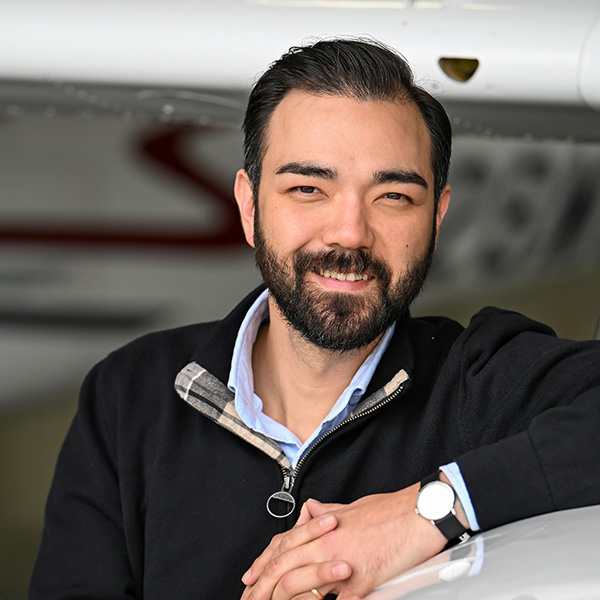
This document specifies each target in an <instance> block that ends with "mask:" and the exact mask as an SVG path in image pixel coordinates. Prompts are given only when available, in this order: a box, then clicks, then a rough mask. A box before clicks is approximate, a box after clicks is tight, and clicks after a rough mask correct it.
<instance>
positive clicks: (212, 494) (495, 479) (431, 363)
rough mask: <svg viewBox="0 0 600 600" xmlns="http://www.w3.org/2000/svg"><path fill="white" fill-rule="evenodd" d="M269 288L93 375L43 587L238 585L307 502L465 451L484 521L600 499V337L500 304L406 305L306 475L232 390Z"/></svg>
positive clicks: (85, 594)
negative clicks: (365, 382) (284, 492)
mask: <svg viewBox="0 0 600 600" xmlns="http://www.w3.org/2000/svg"><path fill="white" fill-rule="evenodd" d="M257 294H258V291H255V292H253V293H252V294H251V295H250V296H249V297H248V298H246V299H245V300H244V301H243V302H242V303H241V304H240V305H239V306H238V307H237V308H236V309H235V310H234V311H233V312H232V313H231V314H230V315H229V316H228V317H227V318H226V319H224V320H223V321H219V322H214V323H206V324H201V325H192V326H189V327H184V328H180V329H175V330H171V331H165V332H160V333H155V334H151V335H147V336H145V337H143V338H141V339H139V340H137V341H135V342H133V343H131V344H129V345H128V346H126V347H124V348H122V349H120V350H118V351H116V352H114V353H113V354H111V355H110V356H109V357H108V358H106V359H105V360H104V361H103V362H101V363H100V364H99V365H97V366H96V367H95V368H94V369H93V370H92V372H91V373H90V374H89V376H88V377H87V379H86V381H85V383H84V385H83V388H82V393H81V399H80V405H79V410H78V413H77V415H76V417H75V419H74V422H73V424H72V426H71V429H70V430H69V433H68V435H67V438H66V440H65V443H64V446H63V448H62V450H61V454H60V457H59V461H58V465H57V468H56V474H55V478H54V482H53V485H52V489H51V492H50V496H49V499H48V505H47V509H46V522H45V528H44V535H43V539H42V545H41V549H40V554H39V556H38V560H37V563H36V567H35V570H34V574H33V578H32V584H31V589H30V599H31V600H36V599H40V600H41V599H43V600H52V599H55V598H62V599H71V598H72V599H78V600H81V599H90V600H91V599H94V600H100V599H110V600H118V599H124V598H144V599H145V600H150V599H165V598H168V599H177V600H184V599H188V598H189V599H198V598H203V599H211V600H212V599H214V600H237V599H238V598H239V597H240V596H241V594H242V591H243V585H242V583H241V581H240V577H241V575H242V574H243V573H244V571H245V570H246V569H247V568H248V567H249V566H250V564H251V563H252V561H253V560H254V558H255V557H256V556H258V555H259V554H260V553H261V552H262V550H263V549H264V547H265V546H266V545H267V544H268V542H269V541H270V539H271V538H272V536H273V535H275V534H276V533H278V532H281V531H283V530H286V529H288V528H290V527H291V526H292V525H293V523H294V522H295V520H296V519H297V517H298V512H299V508H300V506H301V505H302V503H303V502H304V501H305V500H306V499H308V498H311V497H312V498H317V499H319V500H321V501H324V502H344V503H347V502H352V501H353V500H355V499H357V498H359V497H362V496H364V495H367V494H372V493H379V492H389V491H395V490H398V489H401V488H404V487H406V486H408V485H411V484H413V483H415V482H416V481H418V480H419V479H420V478H421V477H422V476H424V475H426V474H429V473H430V472H432V471H433V470H435V469H436V468H437V467H438V466H439V465H442V464H445V463H447V462H451V461H452V460H457V462H458V464H459V466H460V469H461V472H462V474H463V477H464V479H465V482H466V484H467V487H468V489H469V492H470V495H471V499H472V501H473V505H474V508H475V511H476V513H477V518H478V520H479V523H480V525H481V527H482V528H483V529H489V528H491V527H494V526H497V525H501V524H503V523H506V522H510V521H514V520H517V519H522V518H526V517H529V516H533V515H536V514H540V513H544V512H549V511H553V510H560V509H566V508H573V507H578V506H584V505H590V504H598V503H600V343H598V342H573V341H569V340H562V339H558V338H556V337H555V336H554V334H553V332H552V331H551V330H550V329H548V328H547V327H546V326H544V325H541V324H539V323H536V322H533V321H530V320H528V319H526V318H525V317H523V316H521V315H518V314H516V313H511V312H507V311H501V310H498V309H493V308H490V309H484V310H483V311H481V312H480V313H478V314H477V315H475V316H474V317H473V319H472V321H471V323H470V325H469V327H467V328H466V329H464V328H463V327H462V326H460V325H459V324H457V323H456V322H454V321H451V320H449V319H445V318H421V319H413V318H406V319H404V320H403V321H400V322H399V323H398V325H397V328H396V332H395V334H394V337H393V339H392V341H391V343H390V345H389V347H388V349H387V351H386V353H385V355H384V356H383V358H382V360H381V362H380V364H379V366H378V368H377V370H376V372H375V374H374V376H373V379H372V381H371V384H370V386H369V389H368V390H367V392H366V393H365V396H364V399H363V400H362V401H361V403H359V406H358V407H357V410H356V412H357V413H360V412H361V411H362V414H360V415H357V414H354V415H353V416H352V417H351V418H350V419H349V420H348V422H345V423H344V424H342V426H340V427H339V428H336V430H335V431H334V432H332V433H331V434H330V435H328V436H327V437H326V438H324V439H323V440H322V441H321V442H319V443H318V444H317V446H316V447H315V448H314V450H313V451H312V452H311V453H310V454H309V456H308V457H307V458H306V460H305V461H303V462H302V463H301V465H300V466H299V468H298V469H297V470H296V473H293V474H291V473H290V472H289V470H288V467H289V463H287V459H285V457H284V456H283V454H282V453H281V452H280V451H279V449H278V448H277V446H276V445H275V444H273V443H272V442H270V441H269V440H268V439H267V438H261V437H260V436H257V435H256V434H253V433H252V432H249V431H248V430H246V429H245V427H244V426H243V425H241V422H240V421H239V418H238V417H237V415H236V414H235V409H234V408H233V404H232V401H233V395H232V394H231V392H230V391H229V390H227V387H226V382H227V378H228V374H229V368H230V363H231V356H232V352H233V345H234V342H235V338H236V335H237V332H238V329H239V327H240V324H241V321H242V319H243V317H244V315H245V314H246V312H247V310H248V308H249V307H250V305H251V303H252V302H253V300H254V299H255V298H256V296H257ZM190 357H191V362H190ZM406 375H407V376H408V378H407V377H406ZM365 407H367V408H368V410H365ZM290 475H291V480H293V487H292V489H291V492H292V494H293V496H294V498H295V500H296V509H295V510H294V512H293V513H292V514H291V515H290V516H289V517H287V518H285V519H277V518H274V517H273V516H271V515H270V514H268V512H267V510H266V501H267V498H268V497H269V496H270V495H271V494H273V493H274V492H277V491H279V490H281V489H282V487H283V485H284V478H285V477H286V476H290Z"/></svg>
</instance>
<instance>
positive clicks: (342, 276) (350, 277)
mask: <svg viewBox="0 0 600 600" xmlns="http://www.w3.org/2000/svg"><path fill="white" fill-rule="evenodd" d="M319 275H321V277H329V278H331V279H337V280H338V281H366V280H367V279H369V276H368V275H367V274H366V273H363V274H362V275H358V274H357V273H338V272H337V271H330V270H329V269H325V270H320V271H319Z"/></svg>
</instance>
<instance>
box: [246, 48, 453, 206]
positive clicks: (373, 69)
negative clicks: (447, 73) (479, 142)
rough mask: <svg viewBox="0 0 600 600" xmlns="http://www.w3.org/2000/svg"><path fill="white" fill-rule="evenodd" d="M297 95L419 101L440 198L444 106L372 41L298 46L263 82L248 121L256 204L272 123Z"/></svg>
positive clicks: (446, 159) (446, 124) (446, 130)
mask: <svg viewBox="0 0 600 600" xmlns="http://www.w3.org/2000/svg"><path fill="white" fill-rule="evenodd" d="M292 90H302V91H304V92H308V93H310V94H315V95H331V96H347V97H351V98H356V99H357V100H378V101H395V100H400V101H405V102H414V103H415V104H416V105H417V107H418V108H419V110H420V112H421V115H422V117H423V119H424V121H425V124H426V125H427V127H428V129H429V133H430V137H431V160H432V169H433V174H434V197H435V201H436V204H437V201H438V199H439V197H440V194H441V193H442V190H443V189H444V186H445V185H446V182H447V180H448V169H449V166H450V153H451V149H452V128H451V125H450V121H449V119H448V115H447V114H446V111H445V110H444V108H443V107H442V105H441V104H440V103H439V102H438V101H437V100H436V99H435V98H434V97H433V96H431V95H430V94H429V93H427V92H426V91H425V90H423V89H422V88H420V87H418V86H417V85H416V84H415V82H414V77H413V73H412V71H411V69H410V67H409V65H408V63H407V62H406V61H405V60H404V58H402V57H401V56H400V55H399V54H397V53H396V52H395V51H394V50H392V49H391V48H388V47H387V46H385V45H384V44H382V43H380V42H376V41H372V40H364V39H337V40H326V41H325V40H322V41H318V42H316V43H315V44H312V45H310V46H302V47H293V48H291V49H290V50H289V51H288V52H286V53H285V54H284V55H283V56H282V57H281V58H280V59H279V60H277V61H275V62H274V63H272V64H271V65H270V66H269V68H268V69H267V71H266V72H265V73H264V74H263V75H262V76H261V77H260V78H259V79H258V81H257V82H256V84H255V86H254V88H253V89H252V92H251V93H250V99H249V101H248V108H247V109H246V116H245V118H244V124H243V131H244V136H245V137H244V168H245V169H246V172H247V173H248V177H249V178H250V181H251V182H252V188H253V192H254V198H255V200H256V199H257V198H258V188H259V184H260V175H261V167H262V160H263V157H264V154H265V143H266V133H267V127H268V124H269V120H270V118H271V115H272V114H273V111H274V110H275V108H277V105H278V104H279V103H280V102H281V101H282V100H283V98H284V96H285V95H286V94H288V93H289V92H291V91H292Z"/></svg>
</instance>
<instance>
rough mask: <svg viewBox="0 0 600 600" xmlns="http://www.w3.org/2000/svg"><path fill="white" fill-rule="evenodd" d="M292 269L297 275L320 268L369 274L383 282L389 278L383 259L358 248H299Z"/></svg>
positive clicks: (387, 268)
mask: <svg viewBox="0 0 600 600" xmlns="http://www.w3.org/2000/svg"><path fill="white" fill-rule="evenodd" d="M294 269H295V271H296V274H297V275H299V276H300V275H302V274H303V273H306V272H307V271H313V272H316V273H318V272H319V271H321V270H324V271H325V270H329V271H338V272H340V273H351V272H354V273H356V274H357V275H369V276H371V277H376V278H377V279H380V280H382V281H384V282H385V281H388V282H389V280H390V278H391V271H390V268H389V267H388V265H387V264H386V263H385V262H384V261H383V260H381V259H379V258H377V257H376V256H374V255H373V253H372V252H369V251H367V250H362V249H360V248H357V249H347V248H334V249H331V250H321V251H318V252H312V251H309V250H299V251H298V252H297V253H296V257H295V259H294Z"/></svg>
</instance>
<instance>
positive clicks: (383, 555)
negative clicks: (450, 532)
mask: <svg viewBox="0 0 600 600" xmlns="http://www.w3.org/2000/svg"><path fill="white" fill-rule="evenodd" d="M418 491H419V484H415V485H413V486H410V487H408V488H405V489H403V490H400V491H399V492H393V493H387V494H376V495H372V496H365V497H364V498H360V499H359V500H356V501H355V502H352V503H351V504H322V503H320V502H317V501H316V500H308V501H307V502H306V503H305V504H304V506H303V507H302V510H301V512H300V517H299V519H298V521H297V523H296V525H294V527H293V528H292V529H291V530H289V531H287V532H285V533H282V534H279V535H276V536H275V537H274V538H273V539H272V541H271V543H270V544H269V545H268V546H267V548H266V549H265V550H264V552H263V553H262V554H261V555H260V556H259V557H258V558H257V559H256V560H255V561H254V563H253V564H252V566H251V567H250V569H249V570H248V571H247V572H246V573H245V574H244V576H243V577H242V581H243V582H244V584H246V590H245V591H244V593H243V595H242V600H292V599H293V600H314V599H315V595H313V593H311V591H310V590H311V589H315V590H318V591H319V593H320V594H321V595H323V596H326V595H327V594H330V593H333V594H337V595H338V600H361V598H363V597H364V596H365V595H366V594H369V593H370V592H372V591H373V590H374V589H375V588H376V587H377V586H379V585H381V584H382V583H384V582H385V581H387V580H388V579H390V578H391V577H394V576H396V575H398V574H400V573H402V572H403V571H406V570H408V569H410V568H411V567H413V566H415V565H417V564H420V563H421V562H423V561H424V560H426V559H428V558H430V557H431V556H434V555H435V554H437V553H438V552H439V551H440V550H442V549H443V547H444V545H445V544H446V540H445V538H444V537H443V536H442V534H441V533H440V532H439V531H438V529H437V528H436V527H435V526H434V525H432V524H431V523H430V522H428V521H427V520H426V519H423V518H422V517H420V516H419V515H417V514H416V513H415V504H416V497H417V494H418Z"/></svg>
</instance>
